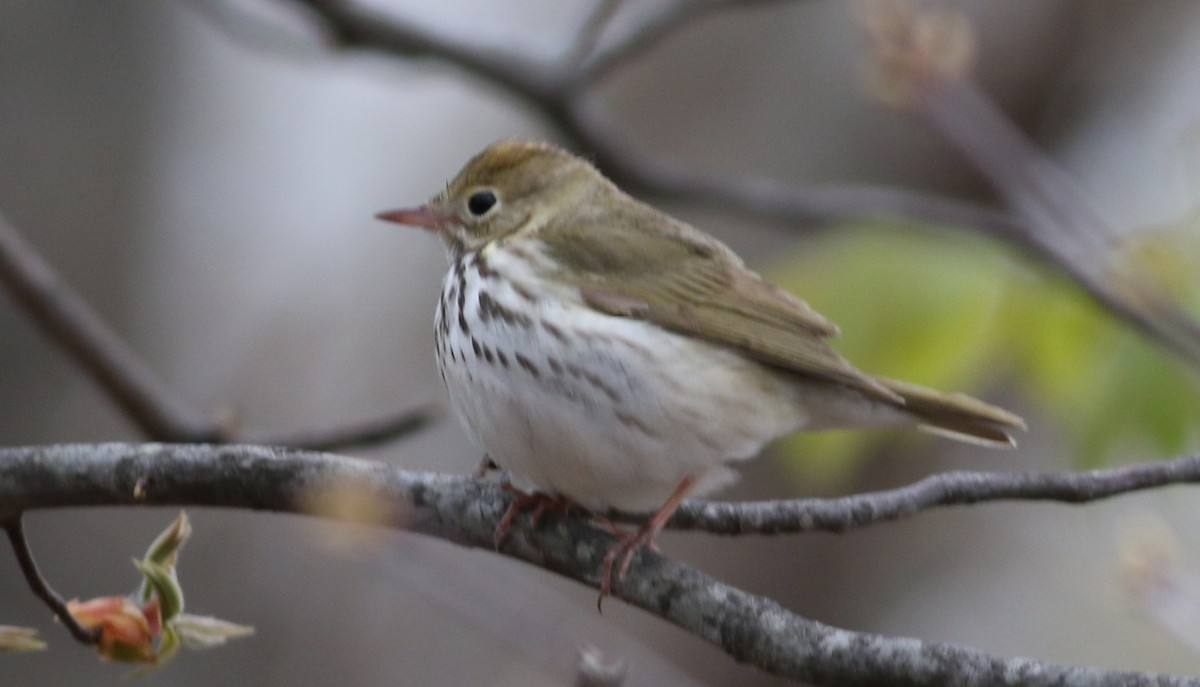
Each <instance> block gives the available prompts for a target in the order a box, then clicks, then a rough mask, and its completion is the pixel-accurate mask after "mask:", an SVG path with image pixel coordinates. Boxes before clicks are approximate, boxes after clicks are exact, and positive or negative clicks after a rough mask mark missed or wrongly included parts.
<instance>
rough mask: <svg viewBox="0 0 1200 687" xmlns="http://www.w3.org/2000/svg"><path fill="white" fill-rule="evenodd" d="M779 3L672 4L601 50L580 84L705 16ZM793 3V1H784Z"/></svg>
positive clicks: (713, 0) (708, 0)
mask: <svg viewBox="0 0 1200 687" xmlns="http://www.w3.org/2000/svg"><path fill="white" fill-rule="evenodd" d="M781 1H782V0H674V2H671V3H668V4H667V5H666V6H665V7H663V8H661V9H658V10H657V11H656V12H654V13H653V14H650V15H648V16H647V17H645V18H644V19H642V21H641V22H639V23H638V24H636V25H635V26H634V27H633V28H632V29H631V30H630V31H629V32H628V33H626V34H625V35H624V36H623V37H621V39H620V40H617V41H614V42H613V43H612V44H611V45H610V46H609V47H607V48H605V49H603V50H600V51H599V52H597V53H595V54H594V55H593V56H592V59H590V60H588V61H587V62H585V63H583V65H582V67H581V69H580V70H579V74H578V80H579V81H580V82H593V83H594V82H596V81H600V80H602V79H603V78H604V77H606V76H608V75H609V74H611V73H612V72H614V71H616V70H617V69H618V68H619V67H621V66H622V65H624V64H627V63H629V62H631V61H632V60H634V59H636V58H637V57H639V56H640V55H642V54H644V53H645V52H646V51H647V50H649V49H650V48H652V47H654V46H655V45H657V44H658V43H659V42H661V41H662V39H664V38H666V37H667V36H669V35H670V34H672V33H674V32H676V31H678V30H679V29H681V28H683V27H684V26H686V25H687V24H690V23H691V22H693V21H695V20H697V19H699V18H701V17H703V16H706V15H708V14H711V13H714V12H717V11H720V10H724V9H729V8H731V7H748V6H751V5H766V4H770V3H776V2H781ZM787 1H790V2H794V1H795V0H787Z"/></svg>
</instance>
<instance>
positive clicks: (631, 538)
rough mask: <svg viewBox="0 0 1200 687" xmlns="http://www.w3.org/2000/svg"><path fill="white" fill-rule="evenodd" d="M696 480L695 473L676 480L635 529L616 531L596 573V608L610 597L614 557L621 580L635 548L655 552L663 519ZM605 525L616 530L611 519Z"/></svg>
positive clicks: (694, 484) (677, 504)
mask: <svg viewBox="0 0 1200 687" xmlns="http://www.w3.org/2000/svg"><path fill="white" fill-rule="evenodd" d="M696 479H697V478H696V477H695V476H689V477H687V478H685V479H684V480H683V481H682V482H680V483H679V486H677V487H675V491H674V492H672V493H671V496H670V497H669V498H668V499H667V502H666V503H664V504H663V505H662V508H659V509H658V512H657V513H655V514H654V515H653V516H651V518H650V519H649V520H648V521H647V522H646V524H645V525H642V526H641V528H639V529H638V530H637V531H636V532H626V533H624V534H621V533H619V532H618V533H617V536H618V540H617V543H616V544H615V545H613V547H612V548H611V549H609V550H608V553H606V554H604V565H603V569H602V570H601V573H600V574H601V579H600V598H598V599H596V609H597V610H599V611H601V612H603V611H604V609H603V607H602V606H603V604H604V597H606V596H612V588H613V568H614V567H615V566H616V564H617V559H618V558H620V559H621V567H619V568H616V573H617V579H618V580H620V581H622V582H624V581H625V574H626V573H628V572H629V566H630V564H632V563H633V555H634V554H635V553H637V552H638V549H649V550H651V551H653V552H655V553H658V546H657V545H656V544H655V543H654V539H655V538H656V537H657V536H658V534H659V532H662V531H663V528H664V527H666V526H667V521H668V520H670V519H671V516H672V515H674V514H675V511H676V510H678V508H679V504H680V503H683V499H684V498H685V497H687V495H688V493H689V492H691V490H692V488H693V487H695V486H696ZM604 519H605V520H607V518H604ZM609 526H610V527H613V529H614V531H616V527H615V526H614V525H613V524H612V523H611V522H609Z"/></svg>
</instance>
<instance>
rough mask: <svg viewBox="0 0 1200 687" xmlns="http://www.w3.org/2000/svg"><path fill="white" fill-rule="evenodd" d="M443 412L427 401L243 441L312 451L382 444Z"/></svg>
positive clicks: (438, 416)
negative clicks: (376, 414) (335, 423)
mask: <svg viewBox="0 0 1200 687" xmlns="http://www.w3.org/2000/svg"><path fill="white" fill-rule="evenodd" d="M441 415H442V411H441V407H440V406H437V405H434V404H425V405H421V406H418V407H416V408H412V409H409V410H401V411H398V412H395V413H388V414H387V415H381V416H379V417H373V418H367V419H365V420H359V421H357V422H351V423H348V424H345V425H342V426H340V427H330V428H326V429H318V430H313V431H310V432H294V433H292V434H280V435H275V436H270V435H263V436H257V437H256V436H245V437H239V439H240V440H241V441H246V442H249V443H254V444H266V445H268V446H287V447H289V448H296V449H305V450H309V451H332V450H336V449H347V448H367V447H370V446H378V445H379V444H384V443H387V442H390V441H395V440H396V438H397V437H401V436H405V435H408V434H412V433H413V432H416V431H417V430H419V429H422V428H424V427H427V426H429V425H430V424H431V423H433V422H434V421H436V420H437V419H438V418H440V417H441Z"/></svg>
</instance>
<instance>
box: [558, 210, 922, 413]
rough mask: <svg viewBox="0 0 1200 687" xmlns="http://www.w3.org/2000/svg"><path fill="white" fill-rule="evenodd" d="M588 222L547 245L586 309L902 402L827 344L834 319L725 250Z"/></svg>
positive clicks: (676, 235)
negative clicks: (647, 324)
mask: <svg viewBox="0 0 1200 687" xmlns="http://www.w3.org/2000/svg"><path fill="white" fill-rule="evenodd" d="M661 217H663V218H664V219H666V217H665V215H664V216H661ZM668 221H669V220H668ZM589 224H590V223H583V224H577V225H573V226H568V227H564V226H558V227H555V228H554V232H553V237H552V238H549V237H548V238H549V240H547V241H545V242H544V246H545V250H546V251H547V253H548V254H549V256H550V257H552V258H554V259H555V260H554V263H555V264H557V265H559V267H558V272H557V273H556V274H555V277H556V278H557V279H561V280H565V281H567V282H568V283H572V284H574V285H576V286H577V287H578V288H579V292H580V295H581V296H582V298H583V300H584V302H585V303H586V304H587V305H589V306H590V307H592V308H595V309H596V310H599V311H601V312H604V313H607V314H609V315H614V316H618V317H630V318H636V319H641V320H644V321H647V322H652V323H654V324H656V325H658V326H660V327H662V328H664V329H667V330H670V331H673V332H676V333H679V334H683V335H685V336H691V337H696V338H699V339H703V340H705V341H708V342H710V343H714V344H719V345H722V346H728V347H730V348H733V349H736V350H738V351H739V352H741V353H743V354H745V355H747V356H749V357H750V358H753V359H755V360H757V361H759V362H762V363H766V364H768V365H772V366H776V367H780V368H783V369H786V370H790V371H792V372H796V373H798V374H801V375H804V376H807V377H812V378H814V379H817V380H821V381H827V382H834V383H838V384H844V385H846V386H850V387H852V388H855V389H859V390H861V391H863V392H864V393H867V394H869V395H871V396H874V397H876V398H880V399H882V400H887V401H890V402H893V403H897V404H900V405H902V404H903V399H902V398H901V397H900V396H899V395H898V394H897V393H896V392H894V391H892V390H890V389H888V388H887V387H885V386H884V385H882V384H880V383H879V382H877V381H876V380H875V379H874V378H872V377H870V376H868V375H867V374H865V373H863V372H861V371H859V370H857V369H856V368H854V366H852V365H851V364H850V363H849V362H848V361H846V359H844V358H842V357H841V356H840V355H838V354H837V353H836V352H835V351H834V350H833V349H832V348H830V347H829V345H828V344H826V343H825V339H827V338H829V337H831V336H836V335H837V333H838V332H837V327H836V326H834V325H833V323H831V322H830V321H829V320H827V319H825V318H824V317H822V316H821V315H820V313H818V312H816V311H815V310H813V309H812V308H811V307H809V305H808V304H807V303H805V302H804V301H802V300H800V299H798V298H796V297H794V296H792V295H791V294H789V293H787V292H786V291H783V290H782V289H780V288H778V287H776V286H774V285H773V284H770V283H768V282H767V281H765V280H764V279H763V278H762V277H760V276H759V275H758V274H756V273H754V272H752V271H750V270H748V269H746V268H745V267H744V266H743V265H742V264H741V261H740V260H738V258H737V257H736V256H735V255H734V254H733V253H732V252H731V251H729V249H728V248H726V247H725V246H724V245H722V244H719V243H717V242H716V241H715V240H711V239H707V238H706V237H698V236H696V232H695V230H692V229H690V227H686V225H681V224H676V223H672V226H673V227H674V229H675V230H674V231H672V232H661V233H659V232H656V233H647V232H645V231H642V230H639V229H638V228H637V226H635V225H634V224H633V223H630V224H629V225H624V224H622V223H621V222H613V221H612V219H611V218H610V219H609V220H608V221H606V222H604V224H603V226H600V225H599V223H596V224H592V225H590V226H589Z"/></svg>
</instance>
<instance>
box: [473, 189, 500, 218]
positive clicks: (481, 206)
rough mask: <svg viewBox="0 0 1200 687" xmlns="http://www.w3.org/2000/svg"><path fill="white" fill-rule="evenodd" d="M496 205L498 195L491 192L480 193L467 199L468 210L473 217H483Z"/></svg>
mask: <svg viewBox="0 0 1200 687" xmlns="http://www.w3.org/2000/svg"><path fill="white" fill-rule="evenodd" d="M495 205H496V194H495V193H492V192H491V191H479V192H477V193H473V194H471V197H470V198H468V199H467V209H468V210H470V211H471V214H472V215H475V216H476V217H482V216H483V215H486V214H487V211H488V210H491V209H492V208H493V207H494V206H495Z"/></svg>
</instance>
